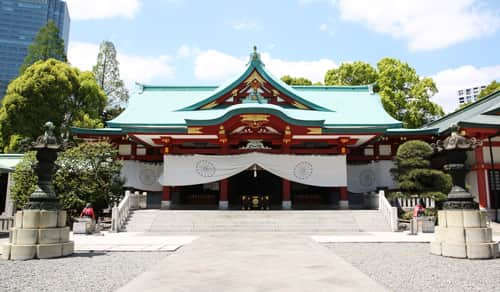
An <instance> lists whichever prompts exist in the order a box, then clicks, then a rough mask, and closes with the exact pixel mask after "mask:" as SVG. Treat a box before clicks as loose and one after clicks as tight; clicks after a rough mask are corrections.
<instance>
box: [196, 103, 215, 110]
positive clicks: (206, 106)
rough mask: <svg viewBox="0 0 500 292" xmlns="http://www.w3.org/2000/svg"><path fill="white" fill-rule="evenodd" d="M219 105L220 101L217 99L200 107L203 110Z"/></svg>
mask: <svg viewBox="0 0 500 292" xmlns="http://www.w3.org/2000/svg"><path fill="white" fill-rule="evenodd" d="M217 105H218V103H217V102H216V101H212V102H211V103H209V104H206V105H204V106H202V107H201V108H200V109H202V110H205V109H211V108H214V107H216V106H217Z"/></svg>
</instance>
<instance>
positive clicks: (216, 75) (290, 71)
mask: <svg viewBox="0 0 500 292" xmlns="http://www.w3.org/2000/svg"><path fill="white" fill-rule="evenodd" d="M261 59H262V62H263V63H264V64H265V66H266V68H267V69H268V70H269V71H270V72H271V73H272V74H273V75H275V76H276V77H277V78H280V77H281V76H283V75H291V76H293V77H305V78H308V79H310V80H311V81H313V82H316V81H321V82H323V79H324V76H325V73H326V71H327V70H329V69H331V68H334V67H336V66H337V65H336V63H335V62H333V61H332V60H330V59H320V60H315V61H288V60H282V59H278V58H272V57H271V55H270V54H269V53H262V54H261ZM247 60H248V58H247V57H235V56H231V55H228V54H225V53H223V52H220V51H216V50H208V51H203V52H201V53H199V54H198V56H197V57H196V60H195V68H194V74H195V77H196V78H198V79H200V80H209V81H216V82H221V81H224V80H225V79H228V78H230V77H233V76H235V75H237V74H239V73H241V72H243V69H244V67H245V64H246V63H247Z"/></svg>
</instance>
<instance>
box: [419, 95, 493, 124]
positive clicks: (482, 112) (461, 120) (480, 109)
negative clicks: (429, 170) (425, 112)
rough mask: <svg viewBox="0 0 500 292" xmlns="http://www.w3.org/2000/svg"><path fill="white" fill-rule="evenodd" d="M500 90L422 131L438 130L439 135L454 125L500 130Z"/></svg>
mask: <svg viewBox="0 0 500 292" xmlns="http://www.w3.org/2000/svg"><path fill="white" fill-rule="evenodd" d="M499 108H500V90H498V91H496V92H493V93H491V94H490V95H488V96H485V97H484V98H482V99H480V100H478V101H476V102H474V103H472V104H470V105H468V106H465V107H463V108H461V109H459V110H457V111H455V112H453V113H450V114H448V115H446V116H444V117H442V118H441V119H439V120H436V121H434V122H431V123H429V124H427V125H425V126H424V127H422V129H429V128H438V129H439V133H443V132H446V131H449V129H450V128H451V127H452V126H453V125H457V126H477V127H485V128H499V129H500V115H498V112H499V110H500V109H499Z"/></svg>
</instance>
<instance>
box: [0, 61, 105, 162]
mask: <svg viewBox="0 0 500 292" xmlns="http://www.w3.org/2000/svg"><path fill="white" fill-rule="evenodd" d="M105 104H106V96H105V95H104V92H103V91H102V90H101V89H100V88H99V86H98V85H97V84H96V82H95V79H94V76H93V74H92V73H91V72H80V71H79V70H78V69H76V68H73V67H71V66H70V65H68V64H67V63H64V62H61V61H58V60H55V59H49V60H47V61H38V62H36V63H35V64H33V65H32V66H30V67H29V68H27V69H26V71H25V72H24V73H23V74H22V75H20V76H19V77H18V78H16V79H15V80H13V81H12V82H11V83H10V84H9V87H8V88H7V94H6V95H5V98H4V99H3V101H2V107H1V108H0V127H1V134H2V145H3V149H4V151H5V152H11V151H14V150H16V149H17V148H18V144H19V143H18V142H19V141H22V140H23V139H25V138H27V139H35V138H36V137H37V136H38V135H39V133H42V132H43V125H44V124H45V122H46V121H52V122H53V123H54V124H55V125H57V127H58V128H59V129H60V130H59V133H58V134H63V135H64V136H66V137H67V135H68V133H69V128H70V127H71V126H74V125H76V124H78V123H79V122H86V124H91V123H89V121H88V120H89V119H90V120H99V119H100V115H101V113H102V111H103V109H104V106H105ZM94 124H96V125H98V123H97V122H95V123H94ZM16 141H17V142H16Z"/></svg>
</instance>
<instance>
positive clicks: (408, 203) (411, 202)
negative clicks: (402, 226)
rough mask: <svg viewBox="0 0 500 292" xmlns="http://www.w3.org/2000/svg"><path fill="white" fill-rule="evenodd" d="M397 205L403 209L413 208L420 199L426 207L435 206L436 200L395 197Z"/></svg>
mask: <svg viewBox="0 0 500 292" xmlns="http://www.w3.org/2000/svg"><path fill="white" fill-rule="evenodd" d="M397 200H398V203H399V206H401V208H402V209H403V210H405V211H408V210H411V209H413V207H415V205H417V204H418V203H419V201H420V200H422V201H423V202H424V204H425V207H426V208H436V202H435V201H434V199H431V198H421V199H420V198H397Z"/></svg>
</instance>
